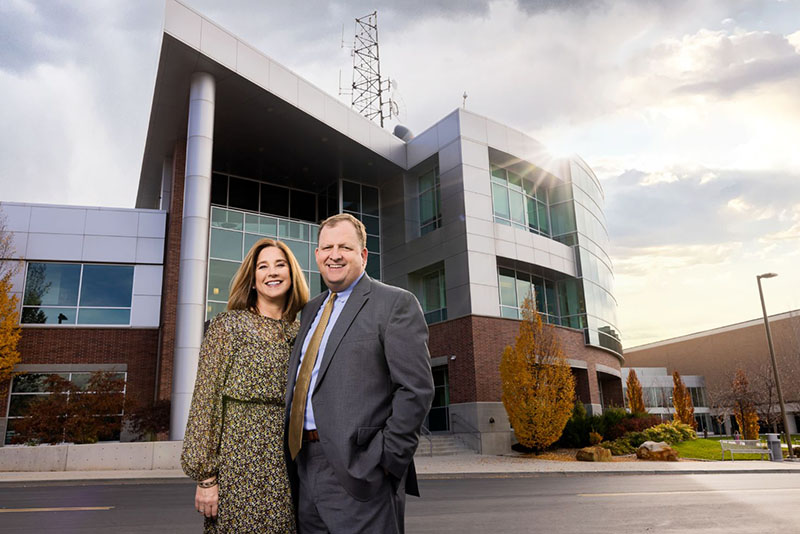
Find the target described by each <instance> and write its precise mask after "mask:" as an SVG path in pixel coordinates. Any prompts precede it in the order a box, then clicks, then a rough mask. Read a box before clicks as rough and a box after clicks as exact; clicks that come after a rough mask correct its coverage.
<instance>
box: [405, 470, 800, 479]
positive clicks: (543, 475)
mask: <svg viewBox="0 0 800 534" xmlns="http://www.w3.org/2000/svg"><path fill="white" fill-rule="evenodd" d="M750 474H756V475H757V474H770V475H772V474H796V475H800V471H798V470H797V469H735V470H734V469H729V470H717V471H713V470H706V469H699V470H688V469H687V470H681V471H663V470H658V469H653V470H639V471H538V472H533V471H528V472H519V471H517V472H499V471H498V472H494V473H425V474H421V475H417V478H419V479H420V480H459V479H467V478H548V477H574V476H582V477H583V476H647V475H750Z"/></svg>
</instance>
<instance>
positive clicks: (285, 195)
mask: <svg viewBox="0 0 800 534" xmlns="http://www.w3.org/2000/svg"><path fill="white" fill-rule="evenodd" d="M254 211H258V210H254ZM261 212H262V213H269V214H270V215H280V216H282V217H288V216H289V190H288V189H287V188H285V187H278V186H276V185H270V184H261Z"/></svg>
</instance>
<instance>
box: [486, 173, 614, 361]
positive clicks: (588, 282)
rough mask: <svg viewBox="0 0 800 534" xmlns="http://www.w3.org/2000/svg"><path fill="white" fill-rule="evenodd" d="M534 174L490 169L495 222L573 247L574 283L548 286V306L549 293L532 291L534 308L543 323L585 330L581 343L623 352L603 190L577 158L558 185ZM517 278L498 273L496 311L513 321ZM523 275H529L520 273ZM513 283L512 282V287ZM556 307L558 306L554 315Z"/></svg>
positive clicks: (565, 281)
mask: <svg viewBox="0 0 800 534" xmlns="http://www.w3.org/2000/svg"><path fill="white" fill-rule="evenodd" d="M534 174H536V175H537V176H535V177H533V178H531V177H530V176H521V175H519V174H516V173H514V172H512V171H510V170H508V169H503V168H500V167H497V166H495V165H492V167H491V184H492V209H493V215H494V221H495V222H496V223H499V224H504V225H508V226H514V227H516V228H521V229H527V230H528V231H531V232H534V233H537V234H540V235H543V236H545V237H549V238H551V239H555V240H557V241H559V242H561V243H563V244H565V245H567V246H570V247H574V248H575V256H576V264H577V270H578V273H577V274H578V278H577V279H563V280H558V281H551V282H549V283H550V284H551V285H552V288H551V289H550V293H549V294H552V295H553V298H552V301H553V304H552V305H550V300H548V299H546V302H547V304H546V305H547V306H549V308H547V307H543V306H544V305H545V303H543V302H541V299H539V296H538V295H539V294H545V295H547V294H548V288H547V285H546V282H543V283H545V286H544V287H543V288H541V290H539V288H537V292H536V295H537V309H538V310H539V311H540V313H543V314H545V315H547V316H548V317H546V320H547V321H548V322H553V323H557V324H561V325H563V326H568V327H570V328H577V329H582V330H584V335H585V336H586V342H587V343H588V344H590V345H595V346H598V347H602V348H606V349H608V350H611V351H613V352H615V353H617V354H622V344H621V342H620V336H619V333H618V330H617V326H616V324H617V321H616V314H617V302H616V300H615V299H614V296H613V294H614V293H613V290H614V275H613V271H612V265H611V258H610V257H609V255H608V252H607V251H608V248H609V244H608V232H607V230H606V221H605V216H604V215H603V209H602V206H603V191H602V188H601V186H600V182H599V181H598V180H597V178H596V177H595V176H594V174H593V173H592V171H591V170H590V169H589V168H588V167H586V166H585V164H584V163H583V162H582V161H580V160H570V178H569V179H568V181H566V182H563V183H554V182H555V180H554V179H549V180H548V179H547V175H546V174H545V173H544V172H543V171H539V172H538V173H534ZM518 275H519V273H517V274H513V275H502V274H501V275H500V301H501V308H500V312H501V315H502V316H503V317H518V316H519V307H520V305H521V302H522V299H523V298H524V297H522V296H521V294H520V293H519V291H522V289H519V290H518V288H517V287H516V285H517V284H518V283H522V284H525V283H527V284H528V285H535V283H534V282H533V281H532V280H534V279H535V278H536V277H535V276H534V277H530V280H531V281H527V282H518ZM522 276H523V277H525V276H528V275H524V274H523V275H522ZM512 279H513V283H512ZM556 308H558V310H557V311H555V310H556Z"/></svg>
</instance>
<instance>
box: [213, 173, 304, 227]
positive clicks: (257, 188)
mask: <svg viewBox="0 0 800 534" xmlns="http://www.w3.org/2000/svg"><path fill="white" fill-rule="evenodd" d="M211 203H212V204H214V205H217V206H225V207H229V208H235V209H240V210H246V211H252V212H258V213H266V214H269V215H276V216H278V217H288V218H292V219H299V220H303V221H310V222H316V221H318V220H319V219H318V218H317V195H316V194H314V193H311V192H309V191H303V190H301V189H291V188H289V187H283V186H280V185H275V184H270V183H264V182H259V181H257V180H252V179H250V178H242V177H240V176H229V175H227V174H222V173H218V172H215V173H213V174H212V176H211Z"/></svg>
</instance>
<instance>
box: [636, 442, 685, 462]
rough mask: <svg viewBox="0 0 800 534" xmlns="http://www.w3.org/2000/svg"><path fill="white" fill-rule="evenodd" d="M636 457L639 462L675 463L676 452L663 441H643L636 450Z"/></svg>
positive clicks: (676, 458) (676, 459)
mask: <svg viewBox="0 0 800 534" xmlns="http://www.w3.org/2000/svg"><path fill="white" fill-rule="evenodd" d="M636 457H637V458H639V459H640V460H654V461H658V462H677V461H678V451H676V450H675V449H673V448H672V447H670V446H669V445H668V444H667V443H665V442H663V441H658V442H656V441H645V442H644V443H642V444H641V445H640V446H639V448H638V449H637V450H636Z"/></svg>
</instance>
